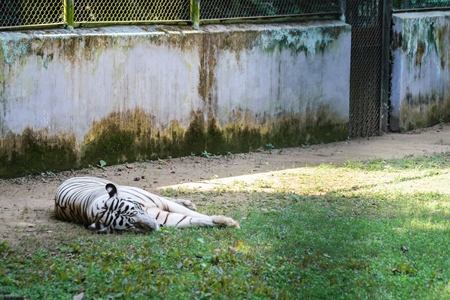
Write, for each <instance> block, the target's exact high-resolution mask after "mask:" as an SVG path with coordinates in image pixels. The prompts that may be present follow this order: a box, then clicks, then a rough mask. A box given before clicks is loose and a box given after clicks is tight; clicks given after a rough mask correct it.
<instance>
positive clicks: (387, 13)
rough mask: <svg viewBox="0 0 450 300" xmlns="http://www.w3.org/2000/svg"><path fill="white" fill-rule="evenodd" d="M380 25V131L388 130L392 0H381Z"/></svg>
mask: <svg viewBox="0 0 450 300" xmlns="http://www.w3.org/2000/svg"><path fill="white" fill-rule="evenodd" d="M382 13H383V16H382V27H381V35H382V36H381V87H380V88H381V95H380V131H382V132H387V131H388V123H389V115H388V114H389V86H390V85H389V79H390V78H389V77H390V65H389V55H390V54H389V45H390V40H389V39H390V32H391V17H392V0H383V12H382Z"/></svg>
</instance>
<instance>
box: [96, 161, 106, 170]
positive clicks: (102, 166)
mask: <svg viewBox="0 0 450 300" xmlns="http://www.w3.org/2000/svg"><path fill="white" fill-rule="evenodd" d="M105 166H106V162H105V161H104V160H102V159H101V160H100V161H99V162H98V164H97V167H99V168H101V169H103V168H104V167H105Z"/></svg>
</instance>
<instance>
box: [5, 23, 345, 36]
mask: <svg viewBox="0 0 450 300" xmlns="http://www.w3.org/2000/svg"><path fill="white" fill-rule="evenodd" d="M313 27H316V28H317V27H321V28H336V27H338V28H341V29H344V30H346V31H350V29H351V26H350V25H348V24H346V23H344V22H341V21H338V20H322V21H307V22H290V23H268V24H267V23H266V24H227V25H202V26H201V27H200V28H194V27H192V26H174V25H132V26H131V25H130V26H106V27H95V28H77V29H75V30H67V29H47V30H27V31H4V32H1V31H0V40H9V39H45V38H73V37H80V36H111V37H120V36H146V35H147V36H155V35H156V36H157V35H166V34H172V35H177V34H178V35H188V34H205V33H225V32H228V33H229V32H230V31H231V32H242V31H261V32H263V31H271V30H308V29H310V28H313Z"/></svg>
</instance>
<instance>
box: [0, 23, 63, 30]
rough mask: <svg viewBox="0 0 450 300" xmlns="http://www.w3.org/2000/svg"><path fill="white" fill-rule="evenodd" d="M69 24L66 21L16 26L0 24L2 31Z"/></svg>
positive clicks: (46, 27)
mask: <svg viewBox="0 0 450 300" xmlns="http://www.w3.org/2000/svg"><path fill="white" fill-rule="evenodd" d="M65 25H67V24H66V23H64V22H61V23H49V24H36V25H14V26H0V31H15V30H28V29H48V28H56V27H58V26H65Z"/></svg>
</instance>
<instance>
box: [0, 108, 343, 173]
mask: <svg viewBox="0 0 450 300" xmlns="http://www.w3.org/2000/svg"><path fill="white" fill-rule="evenodd" d="M235 114H236V115H235V116H231V117H230V120H240V121H233V122H230V123H228V124H226V125H225V126H224V127H221V126H219V122H218V120H217V119H216V118H215V117H214V116H213V115H212V114H209V115H208V116H206V117H205V115H204V113H203V112H202V111H193V112H191V122H190V124H189V126H187V127H182V126H180V125H179V124H178V123H177V122H172V124H170V125H169V126H168V127H167V128H164V129H158V128H157V126H156V125H155V121H154V120H155V118H154V117H153V116H151V115H149V114H147V113H145V112H143V111H142V110H139V109H136V110H135V111H126V112H113V113H111V114H109V115H108V116H107V117H105V118H103V119H102V120H100V121H97V122H94V123H93V124H92V126H91V129H90V130H89V132H88V133H87V134H86V136H85V138H84V141H83V142H82V144H81V145H77V143H76V141H75V137H74V136H50V135H48V134H47V133H46V131H45V130H43V131H40V132H34V131H33V130H32V129H26V130H25V131H24V132H23V133H22V134H21V135H15V134H9V135H8V136H7V137H6V138H4V139H3V140H1V141H0V142H1V145H2V148H0V177H2V178H8V177H15V176H23V175H27V174H35V173H40V172H45V171H49V170H50V171H64V170H70V169H77V168H82V167H86V166H88V165H96V164H97V163H98V161H99V160H104V161H106V162H107V163H108V164H109V165H113V164H118V163H122V162H132V161H139V160H154V159H157V158H166V157H169V156H171V157H181V156H187V155H191V154H195V155H201V153H202V152H203V151H205V150H206V151H207V152H209V153H212V154H214V155H219V154H227V153H228V152H232V153H242V152H249V151H253V150H257V149H259V148H261V147H264V145H266V144H268V143H271V144H273V145H274V146H275V147H277V148H282V147H292V146H300V145H303V144H313V143H321V142H333V141H338V140H344V139H346V138H347V135H348V128H347V127H348V124H347V123H346V122H342V121H339V120H335V118H334V116H335V115H336V114H335V113H334V112H333V111H332V110H330V109H329V108H328V107H319V109H318V110H317V111H316V112H309V113H308V115H307V116H306V117H305V116H302V115H299V114H294V113H285V114H284V115H282V116H280V117H277V118H272V117H265V118H264V122H262V123H261V122H258V121H257V118H256V117H254V116H253V115H251V114H250V113H248V112H246V111H236V112H235Z"/></svg>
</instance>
